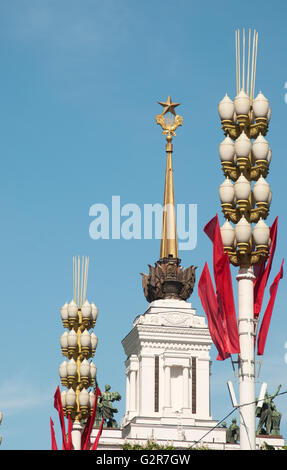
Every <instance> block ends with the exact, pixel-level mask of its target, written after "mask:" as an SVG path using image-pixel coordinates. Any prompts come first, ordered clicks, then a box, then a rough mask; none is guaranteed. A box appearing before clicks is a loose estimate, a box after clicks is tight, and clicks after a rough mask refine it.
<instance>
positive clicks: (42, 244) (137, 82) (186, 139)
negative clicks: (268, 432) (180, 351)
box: [0, 0, 287, 449]
mask: <svg viewBox="0 0 287 470" xmlns="http://www.w3.org/2000/svg"><path fill="white" fill-rule="evenodd" d="M286 18H287V6H286V4H285V2H282V1H279V0H275V1H273V2H272V3H267V2H264V3H262V2H261V1H258V0H254V1H253V2H248V1H246V0H243V1H242V2H241V3H240V8H238V4H237V3H236V2H229V1H223V0H218V1H217V2H213V1H204V0H203V1H200V2H199V1H191V0H189V1H185V0H178V1H177V2H173V1H170V0H164V1H163V0H156V1H151V0H146V1H145V2H139V1H129V0H105V1H104V2H100V1H98V0H85V1H81V2H80V1H75V0H9V1H7V0H6V1H5V0H2V1H1V2H0V57H1V80H0V103H1V106H0V155H1V176H2V178H1V198H0V204H1V220H2V227H1V246H2V250H1V269H0V276H1V278H0V279H1V285H2V289H1V303H2V308H1V331H2V335H1V342H0V348H1V356H0V357H1V363H0V370H1V378H0V410H1V411H2V412H3V415H4V418H3V424H2V425H1V427H0V434H2V436H3V443H2V449H49V448H50V430H49V417H50V416H52V418H53V419H54V421H55V426H56V428H58V421H57V416H56V412H55V410H54V409H53V394H54V391H55V389H56V387H57V385H58V383H59V378H58V366H59V364H60V363H61V362H62V360H63V357H62V356H61V350H60V346H59V338H60V336H61V334H62V332H63V327H62V325H61V321H60V313H59V310H60V307H61V306H62V305H63V304H64V303H65V301H66V300H67V301H70V300H71V298H72V295H73V293H72V287H73V284H72V258H73V256H74V255H78V254H79V255H87V256H89V257H90V271H89V280H88V299H89V300H90V302H91V301H94V302H95V303H96V304H97V305H98V307H99V312H100V313H99V318H98V322H97V326H96V330H95V332H96V334H97V336H98V337H99V345H98V349H97V353H96V356H95V363H96V365H97V367H98V380H99V383H100V386H102V387H104V385H105V384H106V383H110V384H111V386H112V388H113V389H114V390H117V391H119V392H120V393H121V394H122V395H123V400H122V402H121V404H120V405H119V410H120V413H119V418H121V417H122V416H123V413H124V406H125V399H124V396H125V368H124V360H125V356H124V351H123V348H122V345H121V340H122V339H123V338H124V336H125V335H126V334H127V333H128V332H129V330H130V328H131V326H132V322H133V320H134V318H135V317H136V316H137V315H138V314H141V313H143V312H144V311H145V310H146V308H147V306H148V305H147V303H146V300H145V298H144V296H143V293H142V287H141V276H140V275H139V273H140V272H147V269H148V268H147V264H148V263H150V264H153V263H154V262H155V261H156V260H157V259H158V258H159V245H160V243H159V240H130V241H127V240H123V239H120V240H97V241H95V240H92V239H91V238H90V236H89V225H90V223H91V217H89V209H90V207H91V206H92V205H93V204H95V203H103V204H106V205H107V206H109V207H110V206H111V198H112V196H113V195H119V196H120V198H121V202H122V204H126V203H135V204H138V205H139V206H140V207H143V204H145V203H156V202H159V203H162V198H163V184H164V180H163V178H164V171H165V158H164V157H165V155H164V139H163V137H162V136H161V131H160V128H159V127H158V126H157V125H156V124H155V120H154V117H155V115H156V114H157V113H158V112H160V107H159V106H158V104H157V101H158V100H165V99H166V98H167V96H168V95H171V96H172V98H173V99H174V100H175V101H178V102H180V103H182V105H181V106H180V108H177V109H178V112H179V113H180V114H182V115H183V117H184V125H183V127H182V128H180V129H179V130H178V133H177V137H176V142H175V146H174V150H175V155H174V180H175V197H176V202H177V203H186V204H189V203H193V204H198V233H197V239H198V241H197V246H196V248H195V249H194V250H192V251H182V252H180V253H179V255H180V257H181V258H182V264H183V265H184V266H188V265H190V264H195V265H197V266H198V276H199V274H200V272H201V269H202V268H203V265H204V263H205V261H208V262H209V264H210V266H211V259H212V247H211V244H210V242H209V240H208V239H207V237H206V236H205V235H204V233H203V230H202V229H203V226H204V225H205V223H206V222H207V221H208V220H210V219H211V217H213V216H214V215H215V213H216V212H217V213H218V214H220V204H219V199H218V186H219V185H220V184H221V183H222V181H223V179H224V178H223V175H222V172H221V169H220V164H219V156H218V145H219V143H220V142H221V140H222V138H223V134H222V131H221V128H220V121H219V118H218V114H217V105H218V102H219V101H220V100H221V98H222V97H223V96H224V95H225V93H226V92H227V93H228V94H229V96H231V97H232V98H233V97H234V96H235V46H234V30H235V28H237V27H239V28H243V27H245V28H248V27H254V28H256V30H257V31H258V32H259V46H258V62H257V77H256V92H258V91H259V90H262V92H263V93H264V95H265V96H266V97H267V98H268V99H269V100H270V104H271V108H272V120H271V125H270V132H269V134H268V140H269V143H270V146H271V148H272V154H273V158H272V164H271V170H270V174H269V176H268V182H269V183H270V185H271V189H272V191H273V201H272V207H271V213H270V216H269V219H268V221H269V222H270V224H271V223H272V222H273V220H274V219H275V217H276V216H277V215H278V216H279V233H278V245H277V254H276V258H275V261H274V264H273V270H272V275H271V278H272V279H273V278H274V277H275V275H276V273H277V272H278V271H279V267H280V263H281V260H282V257H284V256H285V246H284V242H285V239H286V234H287V220H286V204H285V201H286V192H285V191H286V184H285V181H286V169H287V168H286V159H285V147H286V145H285V128H286V118H287V104H286V103H285V100H284V95H285V92H287V90H285V89H284V85H285V82H286V81H287V64H286V60H285V57H286V49H287V39H286ZM220 221H221V222H223V218H222V216H221V215H220ZM232 270H233V274H234V275H235V274H236V270H235V269H234V268H232ZM271 278H270V281H271V280H272V279H271ZM234 289H235V291H236V281H234ZM190 300H191V302H192V305H193V307H195V308H196V309H197V311H198V313H199V314H202V308H201V305H200V301H199V297H198V294H197V288H195V291H194V294H193V295H192V297H191V299H190ZM286 301H287V295H286V280H285V279H283V280H282V281H281V284H280V287H279V292H278V297H277V303H276V307H275V310H274V313H273V318H272V322H271V330H270V335H269V338H268V342H267V345H266V349H265V355H264V358H263V364H262V368H261V375H260V379H259V380H258V386H260V383H259V382H260V381H262V380H264V381H266V382H267V383H268V386H269V389H270V390H271V391H273V389H275V388H276V386H277V385H278V384H279V383H281V384H282V391H285V390H287V379H286V371H287V364H285V362H284V354H285V352H287V350H286V349H284V344H285V341H287V330H286V314H285V305H286ZM265 305H266V301H265ZM211 358H212V362H213V363H212V376H211V381H212V388H211V397H212V414H213V417H214V418H215V419H218V420H219V419H221V418H223V417H224V415H225V414H227V413H228V412H229V411H230V409H231V403H230V400H229V396H228V392H227V387H226V381H227V380H229V379H233V372H232V368H231V364H230V363H229V362H225V363H218V362H217V361H216V351H215V348H214V347H212V350H211ZM278 408H279V410H280V411H281V412H282V413H283V414H284V413H285V416H283V418H282V432H283V434H284V435H285V436H287V401H286V395H285V396H282V397H281V398H278Z"/></svg>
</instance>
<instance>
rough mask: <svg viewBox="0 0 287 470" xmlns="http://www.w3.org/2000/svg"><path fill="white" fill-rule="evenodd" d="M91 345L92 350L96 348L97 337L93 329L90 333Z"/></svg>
mask: <svg viewBox="0 0 287 470" xmlns="http://www.w3.org/2000/svg"><path fill="white" fill-rule="evenodd" d="M91 345H92V349H93V350H96V349H97V345H98V338H97V336H96V335H95V333H94V332H93V331H92V333H91Z"/></svg>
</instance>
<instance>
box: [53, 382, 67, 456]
mask: <svg viewBox="0 0 287 470" xmlns="http://www.w3.org/2000/svg"><path fill="white" fill-rule="evenodd" d="M54 408H56V410H57V411H58V414H59V420H60V425H61V430H62V439H63V450H69V449H68V443H67V440H66V428H65V418H64V412H63V405H62V399H61V392H60V388H59V386H58V387H57V390H56V392H55V395H54Z"/></svg>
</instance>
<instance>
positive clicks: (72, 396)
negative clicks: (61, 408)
mask: <svg viewBox="0 0 287 470" xmlns="http://www.w3.org/2000/svg"><path fill="white" fill-rule="evenodd" d="M75 404H76V393H75V392H74V390H73V389H72V388H70V389H69V390H68V391H67V394H66V406H71V407H72V406H75Z"/></svg>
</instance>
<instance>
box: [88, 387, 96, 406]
mask: <svg viewBox="0 0 287 470" xmlns="http://www.w3.org/2000/svg"><path fill="white" fill-rule="evenodd" d="M95 398H96V397H95V394H94V392H93V390H91V391H90V393H89V400H90V408H91V409H93V408H94V404H95Z"/></svg>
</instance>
